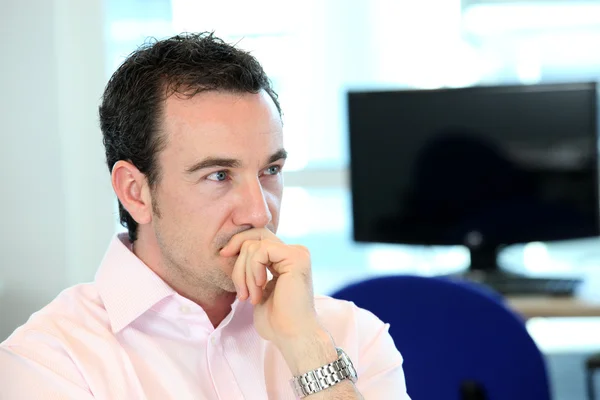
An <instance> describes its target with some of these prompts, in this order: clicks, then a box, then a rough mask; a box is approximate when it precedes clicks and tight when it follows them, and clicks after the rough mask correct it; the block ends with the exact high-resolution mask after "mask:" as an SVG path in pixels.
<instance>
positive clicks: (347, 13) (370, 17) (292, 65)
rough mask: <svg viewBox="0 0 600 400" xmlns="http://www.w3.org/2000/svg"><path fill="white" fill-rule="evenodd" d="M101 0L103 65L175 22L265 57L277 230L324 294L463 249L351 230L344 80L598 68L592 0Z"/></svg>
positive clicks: (432, 79) (360, 83)
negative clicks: (278, 202) (281, 160)
mask: <svg viewBox="0 0 600 400" xmlns="http://www.w3.org/2000/svg"><path fill="white" fill-rule="evenodd" d="M107 3H108V8H107V15H108V18H107V22H108V23H107V33H108V40H107V43H108V45H107V51H108V53H109V55H110V56H109V57H108V58H109V60H110V65H109V66H107V73H108V74H110V73H112V71H113V70H114V68H115V67H116V66H117V65H118V64H119V63H120V62H121V61H122V60H123V58H124V56H126V55H127V54H128V53H130V52H131V51H132V50H133V49H134V48H135V46H137V45H138V44H139V43H141V42H142V41H143V40H144V38H146V37H147V36H155V37H165V36H168V35H171V34H174V33H178V32H181V31H207V30H214V31H215V33H216V34H217V36H220V37H222V38H224V39H225V40H227V41H229V42H236V43H238V45H239V46H240V47H242V48H244V49H246V50H249V51H252V52H253V54H254V55H256V56H257V58H258V59H259V60H260V61H261V63H262V64H263V65H264V67H265V70H266V71H267V73H268V74H269V75H270V77H271V78H272V80H273V83H274V86H275V89H276V90H277V91H278V93H279V95H280V99H281V103H282V107H283V110H284V122H285V136H286V139H285V140H286V148H287V149H288V151H289V152H290V158H289V163H288V164H287V166H286V170H287V171H286V173H285V174H286V175H285V176H286V189H285V194H284V203H283V208H282V216H281V225H280V232H279V233H280V235H281V236H282V237H283V238H284V240H286V241H288V242H297V243H302V244H305V245H307V246H308V247H309V248H310V249H311V251H312V254H313V260H314V268H315V276H316V278H317V279H316V281H317V291H321V292H326V291H329V290H331V288H333V287H335V286H339V285H340V284H342V283H344V282H346V281H348V280H352V279H358V278H360V277H363V276H364V275H365V274H376V273H379V272H391V271H410V272H417V273H422V274H428V273H437V272H439V269H436V270H432V265H433V263H435V264H436V265H444V266H445V267H446V268H447V271H452V270H456V269H457V268H461V267H464V266H466V265H467V264H468V256H467V253H466V250H465V249H462V248H454V247H453V248H440V249H437V248H436V249H433V250H432V249H426V248H421V247H408V246H383V245H359V244H355V243H353V242H352V240H351V219H350V216H351V210H350V193H349V190H348V184H347V182H348V180H347V165H348V162H349V160H348V149H347V147H348V145H347V140H346V134H347V133H346V117H345V91H346V90H347V89H348V88H361V87H369V88H373V87H393V88H398V87H416V88H433V87H442V86H447V87H452V86H467V85H474V84H479V83H491V84H493V83H503V82H524V83H532V82H540V81H552V80H573V79H579V80H583V79H591V78H596V79H597V78H598V77H599V74H600V53H599V52H597V51H595V50H593V49H595V48H596V47H597V46H596V43H598V42H599V40H600V17H599V16H600V2H585V3H584V2H571V1H564V2H556V1H553V2H547V3H546V2H535V3H532V2H527V3H520V2H484V1H477V2H476V1H469V2H467V1H463V2H461V1H460V0H422V1H418V2H417V1H415V2H410V4H409V3H407V2H400V1H395V0H372V1H368V2H353V3H352V5H351V6H350V5H349V4H346V3H343V2H330V1H326V2H323V1H319V0H307V1H303V2H292V1H276V0H256V1H252V2H247V1H243V0H240V1H229V2H226V3H219V2H197V1H194V0H172V1H168V0H154V1H141V0H125V1H123V0H107ZM433 9H435V10H436V12H435V13H434V12H432V11H431V10H433ZM231 10H235V12H231ZM534 246H538V245H534ZM525 247H526V246H525ZM527 249H529V250H527ZM536 249H537V250H536ZM532 251H534V253H535V251H537V252H538V253H535V254H542V253H540V251H541V250H540V247H539V246H538V247H535V248H534V249H533V250H532V247H531V246H530V247H526V248H525V249H524V248H519V249H518V251H517V256H515V257H513V256H510V257H508V258H509V260H513V261H514V260H515V259H516V260H519V261H518V263H522V262H523V260H525V262H527V259H528V258H527V257H529V258H531V257H530V256H527V254H534V253H532ZM550 251H552V249H550ZM511 257H512V258H511ZM560 265H561V266H560V267H557V270H561V271H562V270H563V269H564V265H565V264H564V263H563V264H560ZM532 269H534V270H535V267H532ZM319 282H321V283H319ZM319 285H321V286H319Z"/></svg>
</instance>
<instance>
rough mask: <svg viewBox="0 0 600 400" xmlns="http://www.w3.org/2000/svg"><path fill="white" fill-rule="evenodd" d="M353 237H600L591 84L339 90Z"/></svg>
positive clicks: (486, 249)
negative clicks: (344, 98)
mask: <svg viewBox="0 0 600 400" xmlns="http://www.w3.org/2000/svg"><path fill="white" fill-rule="evenodd" d="M348 117H349V134H350V136H349V142H350V168H351V174H350V175H351V191H352V213H353V228H354V229H353V230H354V239H355V240H356V241H359V242H377V243H403V244H418V245H465V246H467V247H468V248H469V250H470V254H471V266H470V268H471V270H484V271H491V270H496V269H497V258H496V256H497V253H498V250H499V249H500V248H501V247H502V246H505V245H509V244H514V243H527V242H532V241H555V240H564V239H573V238H582V237H591V236H598V235H599V234H600V218H599V199H598V101H597V87H596V84H595V83H572V84H539V85H521V86H488V87H483V86H481V87H470V88H454V89H437V90H394V91H370V92H369V91H360V92H359V91H352V92H350V93H349V94H348Z"/></svg>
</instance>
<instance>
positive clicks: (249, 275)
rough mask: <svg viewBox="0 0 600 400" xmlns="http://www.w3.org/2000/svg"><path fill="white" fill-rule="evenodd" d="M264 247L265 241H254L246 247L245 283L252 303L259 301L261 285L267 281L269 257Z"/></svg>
mask: <svg viewBox="0 0 600 400" xmlns="http://www.w3.org/2000/svg"><path fill="white" fill-rule="evenodd" d="M264 247H265V242H255V243H253V244H252V245H250V246H249V247H248V257H247V259H246V284H247V286H248V288H249V290H250V296H251V301H252V304H258V303H260V300H261V298H262V291H263V286H264V285H265V284H266V283H267V266H268V264H269V257H268V254H267V252H266V251H265V250H264Z"/></svg>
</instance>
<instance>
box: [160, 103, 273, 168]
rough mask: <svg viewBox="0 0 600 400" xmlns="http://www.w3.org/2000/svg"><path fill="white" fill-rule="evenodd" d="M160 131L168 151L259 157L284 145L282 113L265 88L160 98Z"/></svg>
mask: <svg viewBox="0 0 600 400" xmlns="http://www.w3.org/2000/svg"><path fill="white" fill-rule="evenodd" d="M162 133H163V134H164V135H165V136H166V139H167V145H166V147H165V150H164V152H165V153H166V155H167V156H168V155H178V156H182V157H202V156H227V157H236V158H242V157H244V156H246V157H247V156H249V155H252V154H253V153H257V152H258V153H260V154H256V155H257V156H259V157H260V156H263V155H264V154H270V153H272V152H273V151H276V150H278V149H280V148H282V147H283V137H282V124H281V118H280V116H279V113H278V111H277V108H276V106H275V104H274V102H273V100H272V99H271V98H270V97H269V95H268V94H267V93H266V92H264V91H261V92H259V93H256V94H253V93H230V92H218V91H210V92H202V93H200V94H197V95H195V96H193V97H191V98H186V97H182V96H177V95H172V96H170V97H169V98H167V100H166V101H165V104H164V109H163V118H162Z"/></svg>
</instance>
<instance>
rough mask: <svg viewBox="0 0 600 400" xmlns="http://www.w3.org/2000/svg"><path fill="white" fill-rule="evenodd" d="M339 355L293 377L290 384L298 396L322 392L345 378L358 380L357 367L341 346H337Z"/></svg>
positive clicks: (353, 380)
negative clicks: (322, 364)
mask: <svg viewBox="0 0 600 400" xmlns="http://www.w3.org/2000/svg"><path fill="white" fill-rule="evenodd" d="M337 355H338V359H337V360H336V361H334V362H332V363H329V364H327V365H324V366H322V367H319V368H317V369H313V370H312V371H309V372H307V373H306V374H304V375H300V376H295V377H294V378H292V380H291V381H290V384H291V385H292V389H293V390H294V393H295V394H296V396H297V397H299V398H303V397H306V396H308V395H310V394H313V393H317V392H320V391H321V390H323V389H327V388H328V387H330V386H333V385H335V384H337V383H340V382H342V381H343V380H345V379H350V380H351V381H352V382H356V380H357V379H358V376H357V374H356V369H354V365H353V364H352V361H350V358H349V357H348V355H347V354H346V353H345V352H344V350H342V349H340V348H337Z"/></svg>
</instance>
